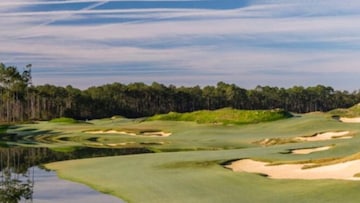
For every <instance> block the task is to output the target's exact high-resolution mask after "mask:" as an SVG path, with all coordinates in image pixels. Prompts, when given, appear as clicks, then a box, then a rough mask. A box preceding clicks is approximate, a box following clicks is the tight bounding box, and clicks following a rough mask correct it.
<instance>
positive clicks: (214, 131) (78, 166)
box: [8, 113, 360, 202]
mask: <svg viewBox="0 0 360 203" xmlns="http://www.w3.org/2000/svg"><path fill="white" fill-rule="evenodd" d="M121 131H126V132H128V133H129V134H121V133H120V134H119V133H115V132H121ZM148 131H162V132H168V133H171V135H170V136H168V137H161V136H155V137H148V136H146V135H145V134H141V132H148ZM340 131H349V133H350V135H352V136H353V138H351V139H333V140H325V141H316V142H304V141H297V142H289V143H286V142H285V143H284V144H274V145H270V146H264V145H260V144H258V143H259V141H261V140H265V139H274V138H277V139H280V140H291V139H293V138H296V137H299V136H311V135H315V134H317V133H323V132H340ZM8 132H12V133H18V134H20V135H21V136H23V137H26V138H27V139H29V137H30V138H31V140H35V141H34V142H36V141H38V140H36V139H35V138H36V137H37V136H44V134H47V135H48V137H49V139H50V138H51V139H50V140H52V141H53V143H51V142H50V141H49V142H48V143H40V141H38V142H39V143H37V144H35V143H33V144H32V143H29V142H28V141H27V142H24V143H22V145H28V146H33V145H46V146H48V147H52V148H64V147H72V146H92V145H95V143H96V145H97V146H98V147H114V148H121V147H147V148H150V149H152V150H153V151H155V152H158V153H151V154H139V155H127V156H117V157H104V158H92V159H82V160H71V161H64V162H56V163H51V164H47V165H46V167H47V168H49V169H53V170H56V171H57V173H58V174H59V176H60V177H62V178H65V179H69V180H72V181H76V182H81V183H84V184H87V185H89V186H91V187H93V188H95V189H97V190H99V191H102V192H105V193H109V194H112V195H115V196H118V197H120V198H122V199H124V200H125V201H128V202H358V201H360V193H359V189H360V181H345V180H275V179H269V178H267V177H265V176H263V175H260V174H251V173H243V172H233V171H231V170H230V169H227V168H225V167H224V165H223V164H224V163H226V162H229V161H232V160H238V159H243V158H251V159H255V160H261V161H269V162H275V163H276V162H299V161H312V160H324V159H337V158H342V157H347V156H351V155H353V154H356V153H358V152H360V148H359V146H360V134H359V132H360V124H357V123H342V122H339V121H338V120H335V119H333V118H332V117H331V115H330V114H326V113H310V114H304V115H295V116H294V117H291V118H287V119H281V120H276V121H271V122H256V123H251V124H242V125H221V124H220V125H219V123H218V122H215V123H198V122H196V121H167V120H156V119H155V120H154V121H149V120H130V119H124V118H113V119H101V120H93V121H89V122H87V123H57V122H56V123H51V122H50V123H49V122H41V123H40V124H31V125H19V126H17V127H16V128H13V129H10V130H8ZM41 132H44V133H43V134H42V133H41ZM89 132H92V133H89ZM100 132H108V133H100ZM131 132H136V133H138V134H136V133H135V134H136V135H130V134H131ZM34 134H36V136H33V137H32V135H34ZM45 137H46V136H45ZM33 138H34V139H33ZM60 138H61V139H60ZM49 139H46V140H49ZM19 143H21V141H20V142H19ZM116 144H117V145H116ZM322 146H333V147H332V148H331V149H329V150H326V151H319V152H314V153H311V154H303V155H299V154H292V153H289V152H290V151H291V150H293V149H302V148H312V147H322ZM359 172H360V171H359Z"/></svg>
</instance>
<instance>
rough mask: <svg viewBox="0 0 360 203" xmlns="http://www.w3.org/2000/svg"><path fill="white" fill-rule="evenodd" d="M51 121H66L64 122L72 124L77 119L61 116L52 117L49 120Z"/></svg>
mask: <svg viewBox="0 0 360 203" xmlns="http://www.w3.org/2000/svg"><path fill="white" fill-rule="evenodd" d="M49 122H51V123H66V124H74V123H78V122H79V121H77V120H75V119H73V118H67V117H61V118H54V119H52V120H50V121H49Z"/></svg>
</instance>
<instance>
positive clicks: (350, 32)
mask: <svg viewBox="0 0 360 203" xmlns="http://www.w3.org/2000/svg"><path fill="white" fill-rule="evenodd" d="M359 11H360V1H357V0H344V1H338V0H326V1H325V0H317V1H315V0H291V1H289V0H163V1H153V0H141V1H140V0H136V1H131V0H127V1H124V0H108V1H105V0H104V1H99V0H1V2H0V26H1V30H0V61H1V62H3V63H5V64H6V65H15V66H17V67H18V68H19V69H21V68H22V67H24V66H25V65H26V64H28V63H31V64H33V80H34V83H35V84H36V85H39V84H45V83H50V84H54V85H62V86H65V85H68V84H71V85H73V86H75V87H78V88H87V87H89V86H94V85H102V84H106V83H112V82H121V83H125V84H127V83H131V82H145V83H148V84H150V83H152V82H153V81H156V82H160V83H164V84H175V85H178V86H181V85H184V86H193V85H202V86H204V85H214V84H216V83H217V82H218V81H224V82H227V83H235V84H237V85H239V86H241V87H244V88H254V87H255V86H256V85H270V86H279V87H291V86H294V85H302V86H313V85H317V84H323V85H329V86H332V87H334V88H335V89H340V90H358V89H360V80H359V77H360V68H359V67H358V66H359V65H360V12H359Z"/></svg>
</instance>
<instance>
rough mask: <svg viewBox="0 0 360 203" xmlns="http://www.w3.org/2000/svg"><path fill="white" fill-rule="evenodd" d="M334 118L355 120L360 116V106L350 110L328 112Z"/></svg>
mask: <svg viewBox="0 0 360 203" xmlns="http://www.w3.org/2000/svg"><path fill="white" fill-rule="evenodd" d="M328 113H329V114H330V115H332V116H334V117H348V118H355V117H359V116H360V104H356V105H355V106H352V107H350V108H348V109H334V110H331V111H329V112H328Z"/></svg>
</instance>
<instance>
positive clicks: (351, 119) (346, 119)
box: [339, 117, 360, 123]
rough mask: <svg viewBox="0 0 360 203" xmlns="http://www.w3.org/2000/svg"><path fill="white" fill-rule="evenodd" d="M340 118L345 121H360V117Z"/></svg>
mask: <svg viewBox="0 0 360 203" xmlns="http://www.w3.org/2000/svg"><path fill="white" fill-rule="evenodd" d="M339 120H340V121H341V122H344V123H360V117H357V118H345V117H341V118H340V119H339Z"/></svg>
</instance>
